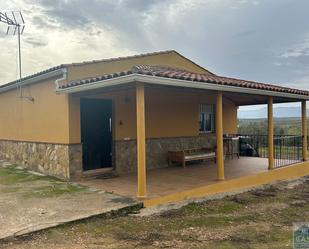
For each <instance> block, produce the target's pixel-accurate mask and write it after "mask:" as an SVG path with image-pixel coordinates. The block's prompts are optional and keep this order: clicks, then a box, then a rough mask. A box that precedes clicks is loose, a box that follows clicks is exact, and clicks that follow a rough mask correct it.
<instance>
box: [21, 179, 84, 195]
mask: <svg viewBox="0 0 309 249" xmlns="http://www.w3.org/2000/svg"><path fill="white" fill-rule="evenodd" d="M85 189H86V188H85V187H82V186H78V185H73V184H71V183H66V182H54V183H52V184H51V185H48V186H44V187H39V188H34V189H33V190H32V191H31V192H26V193H24V194H23V196H24V197H26V198H31V197H37V198H40V197H48V198H50V197H57V196H60V195H63V194H69V193H70V194H72V193H76V192H80V191H83V190H85Z"/></svg>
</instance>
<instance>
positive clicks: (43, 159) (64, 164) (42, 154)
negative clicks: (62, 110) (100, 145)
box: [0, 140, 82, 179]
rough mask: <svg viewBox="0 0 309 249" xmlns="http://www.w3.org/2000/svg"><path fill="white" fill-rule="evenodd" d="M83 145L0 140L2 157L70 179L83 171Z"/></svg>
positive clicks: (34, 169)
mask: <svg viewBox="0 0 309 249" xmlns="http://www.w3.org/2000/svg"><path fill="white" fill-rule="evenodd" d="M81 158H82V157H81V146H80V145H63V144H51V143H38V142H20V141H9V140H0V159H3V160H6V161H9V162H11V163H16V164H21V165H22V166H24V167H25V168H28V169H30V170H33V171H37V172H41V173H43V174H46V175H51V176H55V177H59V178H62V179H69V178H70V176H72V175H74V174H77V173H79V172H80V171H81V166H82V160H81Z"/></svg>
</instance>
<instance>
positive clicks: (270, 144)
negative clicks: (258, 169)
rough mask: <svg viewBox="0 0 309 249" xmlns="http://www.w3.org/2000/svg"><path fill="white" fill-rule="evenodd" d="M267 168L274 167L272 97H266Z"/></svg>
mask: <svg viewBox="0 0 309 249" xmlns="http://www.w3.org/2000/svg"><path fill="white" fill-rule="evenodd" d="M267 109H268V112H267V113H268V114H267V115H268V118H267V119H268V169H274V121H273V97H268V106H267Z"/></svg>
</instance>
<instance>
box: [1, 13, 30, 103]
mask: <svg viewBox="0 0 309 249" xmlns="http://www.w3.org/2000/svg"><path fill="white" fill-rule="evenodd" d="M0 22H2V23H5V24H6V25H7V30H6V34H7V35H9V34H10V32H12V34H13V36H14V35H17V39H18V68H19V83H18V89H19V97H20V98H25V99H28V100H31V101H33V100H34V99H33V97H26V96H23V93H22V86H21V79H22V71H21V69H22V68H21V46H20V36H21V35H22V34H23V33H24V29H25V21H24V17H23V15H22V13H21V12H20V11H11V12H2V11H0ZM17 82H18V81H17Z"/></svg>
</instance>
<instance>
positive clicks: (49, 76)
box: [0, 68, 66, 93]
mask: <svg viewBox="0 0 309 249" xmlns="http://www.w3.org/2000/svg"><path fill="white" fill-rule="evenodd" d="M65 70H66V68H59V69H56V70H54V71H50V72H47V73H43V74H39V75H37V76H35V77H31V78H29V79H25V80H22V81H21V82H15V83H13V84H7V85H3V86H0V93H1V92H6V91H10V90H13V89H16V88H17V87H19V86H26V85H30V84H34V83H37V82H40V81H43V80H47V79H52V78H55V77H59V76H62V75H63V74H64V73H65Z"/></svg>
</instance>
